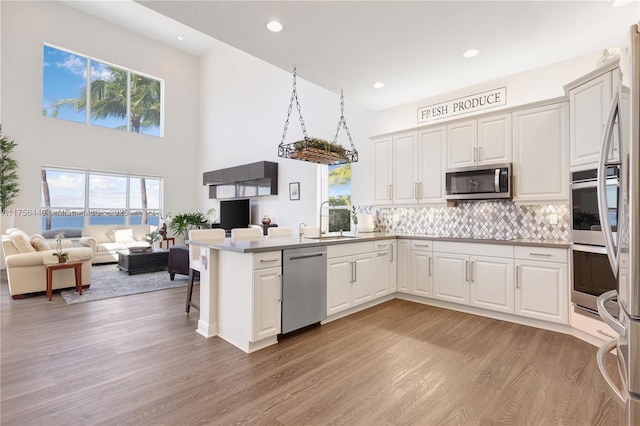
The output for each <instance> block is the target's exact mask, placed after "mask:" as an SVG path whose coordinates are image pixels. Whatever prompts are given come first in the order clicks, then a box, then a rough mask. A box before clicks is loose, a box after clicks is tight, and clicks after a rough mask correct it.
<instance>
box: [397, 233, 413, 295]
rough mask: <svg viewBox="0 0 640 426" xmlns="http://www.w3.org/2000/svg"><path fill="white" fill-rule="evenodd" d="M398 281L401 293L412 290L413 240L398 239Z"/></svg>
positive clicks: (398, 288)
mask: <svg viewBox="0 0 640 426" xmlns="http://www.w3.org/2000/svg"><path fill="white" fill-rule="evenodd" d="M397 253H398V266H397V267H398V282H397V290H398V292H400V293H410V292H411V240H405V239H400V240H398V250H397Z"/></svg>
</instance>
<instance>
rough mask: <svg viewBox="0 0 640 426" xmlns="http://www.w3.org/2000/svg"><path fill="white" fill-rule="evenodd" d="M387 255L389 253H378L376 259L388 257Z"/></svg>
mask: <svg viewBox="0 0 640 426" xmlns="http://www.w3.org/2000/svg"><path fill="white" fill-rule="evenodd" d="M388 254H389V253H384V252H378V257H382V256H386V255H388Z"/></svg>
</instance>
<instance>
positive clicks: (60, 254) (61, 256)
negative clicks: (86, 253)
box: [52, 233, 69, 263]
mask: <svg viewBox="0 0 640 426" xmlns="http://www.w3.org/2000/svg"><path fill="white" fill-rule="evenodd" d="M62 237H63V234H62V233H60V234H58V235H56V251H55V253H52V254H53V255H54V256H55V257H57V258H58V263H65V262H66V261H67V260H69V253H67V252H65V251H64V250H62Z"/></svg>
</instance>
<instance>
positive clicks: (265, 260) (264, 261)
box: [260, 257, 301, 263]
mask: <svg viewBox="0 0 640 426" xmlns="http://www.w3.org/2000/svg"><path fill="white" fill-rule="evenodd" d="M291 259H292V260H293V259H301V258H299V257H292V258H291ZM279 260H280V259H260V263H271V262H277V261H279Z"/></svg>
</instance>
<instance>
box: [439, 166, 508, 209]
mask: <svg viewBox="0 0 640 426" xmlns="http://www.w3.org/2000/svg"><path fill="white" fill-rule="evenodd" d="M511 196H512V191H511V163H506V164H495V165H491V166H475V167H464V168H462V167H461V168H457V169H451V170H447V171H446V172H445V198H446V199H447V200H493V199H511Z"/></svg>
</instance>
